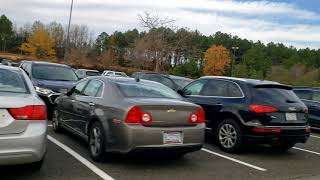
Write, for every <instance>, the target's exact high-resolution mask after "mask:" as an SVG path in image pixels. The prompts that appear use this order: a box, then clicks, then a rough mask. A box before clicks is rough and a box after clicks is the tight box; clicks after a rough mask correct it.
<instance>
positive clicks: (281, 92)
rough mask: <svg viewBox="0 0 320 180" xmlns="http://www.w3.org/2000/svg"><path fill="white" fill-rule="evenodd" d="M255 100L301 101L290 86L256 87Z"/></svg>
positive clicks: (261, 101)
mask: <svg viewBox="0 0 320 180" xmlns="http://www.w3.org/2000/svg"><path fill="white" fill-rule="evenodd" d="M253 102H254V103H257V104H274V105H277V104H286V103H297V102H300V100H299V98H298V97H297V96H296V94H295V93H294V92H293V91H292V90H290V89H288V88H274V87H255V88H254V89H253Z"/></svg>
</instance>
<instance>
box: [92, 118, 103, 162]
mask: <svg viewBox="0 0 320 180" xmlns="http://www.w3.org/2000/svg"><path fill="white" fill-rule="evenodd" d="M105 139H106V137H105V132H104V129H103V127H102V124H101V123H100V122H98V121H96V122H94V123H93V124H92V125H91V126H90V128H89V143H88V144H89V151H90V156H91V158H92V159H93V160H94V161H101V160H102V159H103V157H104V155H105V144H106V143H105Z"/></svg>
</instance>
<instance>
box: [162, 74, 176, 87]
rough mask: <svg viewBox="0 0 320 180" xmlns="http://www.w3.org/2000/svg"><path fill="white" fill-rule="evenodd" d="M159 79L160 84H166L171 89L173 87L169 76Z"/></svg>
mask: <svg viewBox="0 0 320 180" xmlns="http://www.w3.org/2000/svg"><path fill="white" fill-rule="evenodd" d="M160 81H161V82H160V83H161V84H164V85H166V86H168V87H169V88H171V89H174V88H175V87H174V84H173V82H172V81H171V80H170V79H169V78H166V77H160Z"/></svg>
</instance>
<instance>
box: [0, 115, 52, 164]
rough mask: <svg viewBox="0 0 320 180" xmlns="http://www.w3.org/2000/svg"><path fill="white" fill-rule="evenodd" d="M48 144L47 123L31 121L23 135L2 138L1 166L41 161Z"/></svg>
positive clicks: (0, 143)
mask: <svg viewBox="0 0 320 180" xmlns="http://www.w3.org/2000/svg"><path fill="white" fill-rule="evenodd" d="M46 143H47V121H34V122H31V121H30V122H29V124H28V127H27V129H26V130H25V131H24V132H23V133H21V134H10V135H1V136H0V165H15V164H25V163H32V162H37V161H40V160H42V159H43V157H44V155H45V152H46Z"/></svg>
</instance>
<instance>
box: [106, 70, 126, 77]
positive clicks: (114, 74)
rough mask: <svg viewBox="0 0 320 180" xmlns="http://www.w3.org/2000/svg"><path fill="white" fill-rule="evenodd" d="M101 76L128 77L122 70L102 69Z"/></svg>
mask: <svg viewBox="0 0 320 180" xmlns="http://www.w3.org/2000/svg"><path fill="white" fill-rule="evenodd" d="M102 75H103V76H113V77H114V76H118V77H128V76H127V74H126V73H124V72H117V71H103V73H102Z"/></svg>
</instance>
